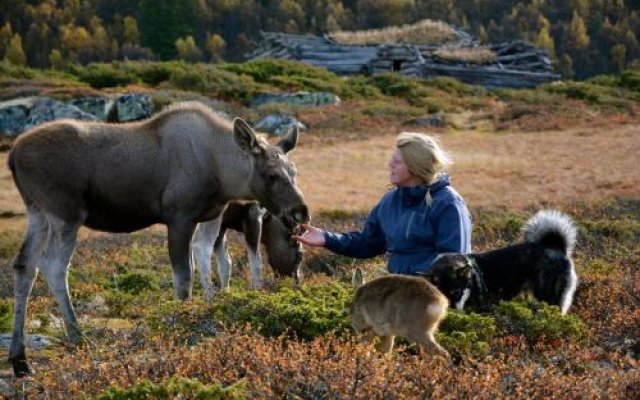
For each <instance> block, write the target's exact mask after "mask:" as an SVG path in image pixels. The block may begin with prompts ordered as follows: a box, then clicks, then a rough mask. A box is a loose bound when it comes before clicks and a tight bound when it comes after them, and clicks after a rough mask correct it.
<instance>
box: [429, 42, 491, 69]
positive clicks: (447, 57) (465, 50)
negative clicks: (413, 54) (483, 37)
mask: <svg viewBox="0 0 640 400" xmlns="http://www.w3.org/2000/svg"><path fill="white" fill-rule="evenodd" d="M433 56H434V57H436V58H439V59H441V60H444V61H453V62H465V63H470V64H479V65H484V64H493V63H495V62H496V61H497V60H498V56H497V55H496V53H495V52H494V51H493V50H491V49H490V48H488V47H453V46H447V47H443V48H441V49H437V50H436V51H434V52H433Z"/></svg>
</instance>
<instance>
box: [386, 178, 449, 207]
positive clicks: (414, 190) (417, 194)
mask: <svg viewBox="0 0 640 400" xmlns="http://www.w3.org/2000/svg"><path fill="white" fill-rule="evenodd" d="M449 180H450V178H449V175H447V174H446V173H444V172H443V173H441V174H439V175H438V180H437V181H436V182H434V183H432V184H430V185H417V186H410V187H398V193H400V196H401V197H402V200H403V201H404V202H407V203H411V204H415V203H416V202H419V201H422V200H424V198H425V196H426V194H427V190H428V191H429V193H430V194H431V195H432V196H433V195H434V194H435V193H436V192H437V191H439V190H440V189H442V188H444V187H446V186H449Z"/></svg>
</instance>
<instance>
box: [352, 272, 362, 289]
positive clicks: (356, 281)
mask: <svg viewBox="0 0 640 400" xmlns="http://www.w3.org/2000/svg"><path fill="white" fill-rule="evenodd" d="M363 283H364V279H363V278H362V270H361V269H360V267H357V268H356V270H355V271H354V272H353V277H352V278H351V284H352V285H353V288H354V289H357V288H359V287H360V286H362V284H363Z"/></svg>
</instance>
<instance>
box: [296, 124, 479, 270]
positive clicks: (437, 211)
mask: <svg viewBox="0 0 640 400" xmlns="http://www.w3.org/2000/svg"><path fill="white" fill-rule="evenodd" d="M449 164H451V160H450V158H449V156H448V155H447V153H446V152H444V151H443V150H442V149H441V148H440V146H439V145H438V143H437V142H436V141H435V139H433V138H432V137H431V136H428V135H425V134H420V133H413V132H403V133H401V134H400V135H398V138H397V140H396V148H395V150H394V152H393V154H392V156H391V160H390V161H389V181H390V182H391V184H392V185H393V186H395V188H393V189H392V190H390V191H389V192H387V193H385V195H384V196H382V199H381V200H380V202H378V204H377V205H376V206H375V207H374V208H373V210H371V213H370V214H369V216H368V217H367V220H366V222H365V224H364V227H363V229H362V230H361V231H359V232H349V233H334V232H328V231H324V230H322V229H319V228H317V227H314V226H311V225H303V228H304V229H305V231H304V233H303V234H302V235H300V236H293V237H292V239H293V240H296V241H299V242H301V243H303V244H305V245H307V246H314V247H325V248H327V249H329V250H331V251H333V252H334V253H337V254H340V255H344V256H350V257H356V258H369V257H375V256H378V255H381V254H384V253H385V252H386V253H388V256H389V263H388V270H389V272H391V273H395V274H409V275H415V274H417V273H418V272H426V271H427V270H428V269H429V266H430V265H431V262H432V261H433V259H434V258H435V257H436V256H437V255H438V254H441V253H451V252H454V253H469V252H470V251H471V217H470V215H469V210H468V209H467V206H466V204H465V202H464V200H463V199H462V197H461V196H460V195H459V194H458V192H456V191H455V189H453V188H452V187H451V186H449V176H448V175H447V174H446V173H444V172H443V171H442V170H443V168H444V167H445V166H447V165H449Z"/></svg>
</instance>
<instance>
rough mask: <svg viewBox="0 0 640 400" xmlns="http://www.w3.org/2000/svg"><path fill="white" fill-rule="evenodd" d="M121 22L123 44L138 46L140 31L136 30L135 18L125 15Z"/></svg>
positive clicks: (136, 22)
mask: <svg viewBox="0 0 640 400" xmlns="http://www.w3.org/2000/svg"><path fill="white" fill-rule="evenodd" d="M122 22H123V25H124V27H123V31H124V32H123V34H122V35H123V36H124V38H123V42H124V43H128V44H131V45H134V46H137V45H139V44H140V31H139V30H138V21H136V19H135V18H133V17H131V16H129V15H127V16H126V17H124V19H123V20H122Z"/></svg>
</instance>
